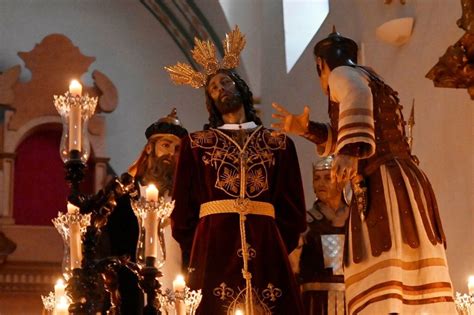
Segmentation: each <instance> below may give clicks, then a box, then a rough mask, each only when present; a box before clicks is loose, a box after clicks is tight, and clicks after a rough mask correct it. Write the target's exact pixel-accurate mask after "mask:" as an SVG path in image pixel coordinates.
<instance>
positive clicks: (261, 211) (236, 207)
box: [199, 198, 275, 315]
mask: <svg viewBox="0 0 474 315" xmlns="http://www.w3.org/2000/svg"><path fill="white" fill-rule="evenodd" d="M219 213H238V214H239V227H240V242H241V248H242V260H243V268H242V277H243V278H244V280H245V284H246V293H247V294H246V295H245V314H250V315H253V314H254V308H253V298H252V274H251V273H250V271H249V270H248V261H249V252H248V246H247V235H246V232H245V220H246V219H247V215H249V214H253V215H265V216H269V217H272V218H275V209H274V208H273V205H272V204H270V203H268V202H261V201H252V200H250V199H246V198H238V199H225V200H216V201H210V202H206V203H203V204H202V205H201V209H200V211H199V217H200V218H202V217H204V216H207V215H213V214H219Z"/></svg>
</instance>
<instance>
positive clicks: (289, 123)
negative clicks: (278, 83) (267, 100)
mask: <svg viewBox="0 0 474 315" xmlns="http://www.w3.org/2000/svg"><path fill="white" fill-rule="evenodd" d="M272 106H273V108H274V109H276V110H277V112H278V113H275V114H272V117H273V118H275V119H277V122H276V123H273V124H271V126H272V128H275V130H276V132H281V133H293V134H297V135H303V134H305V133H306V132H307V131H308V123H309V107H308V106H305V107H304V110H303V113H302V114H301V115H293V114H291V113H290V112H288V111H287V110H286V109H285V108H284V107H283V106H281V105H280V104H277V103H272Z"/></svg>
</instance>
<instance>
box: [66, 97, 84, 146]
mask: <svg viewBox="0 0 474 315" xmlns="http://www.w3.org/2000/svg"><path fill="white" fill-rule="evenodd" d="M81 131H82V126H81V107H80V106H79V104H71V107H70V109H69V151H72V150H77V151H81Z"/></svg>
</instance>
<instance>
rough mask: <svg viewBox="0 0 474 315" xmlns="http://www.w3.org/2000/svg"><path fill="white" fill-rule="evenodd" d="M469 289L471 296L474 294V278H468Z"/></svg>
mask: <svg viewBox="0 0 474 315" xmlns="http://www.w3.org/2000/svg"><path fill="white" fill-rule="evenodd" d="M467 289H468V290H469V294H474V276H469V278H467Z"/></svg>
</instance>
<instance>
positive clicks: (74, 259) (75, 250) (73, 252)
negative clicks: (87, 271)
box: [67, 202, 82, 269]
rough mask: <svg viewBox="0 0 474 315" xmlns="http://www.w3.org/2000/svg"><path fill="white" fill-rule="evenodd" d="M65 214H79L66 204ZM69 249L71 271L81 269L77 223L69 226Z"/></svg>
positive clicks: (78, 226) (80, 250) (80, 245)
mask: <svg viewBox="0 0 474 315" xmlns="http://www.w3.org/2000/svg"><path fill="white" fill-rule="evenodd" d="M67 212H68V213H69V214H74V213H79V208H78V207H76V206H75V205H73V204H71V203H69V202H68V204H67ZM69 249H70V257H71V269H75V268H81V261H82V244H81V226H80V224H79V222H71V223H70V224H69Z"/></svg>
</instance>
